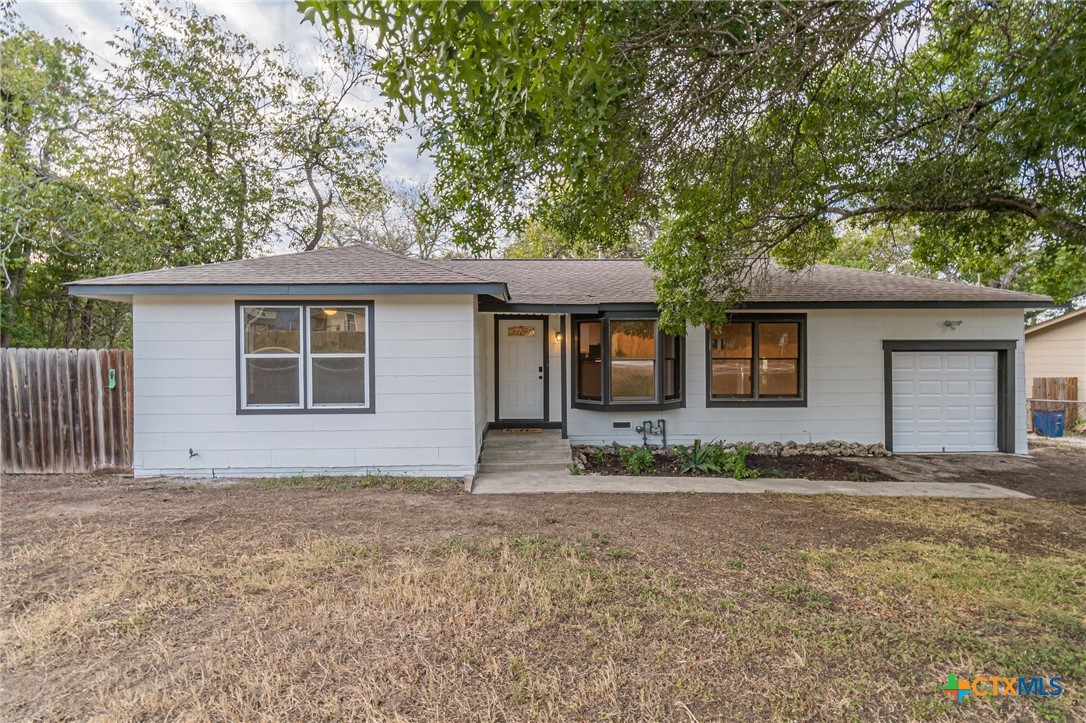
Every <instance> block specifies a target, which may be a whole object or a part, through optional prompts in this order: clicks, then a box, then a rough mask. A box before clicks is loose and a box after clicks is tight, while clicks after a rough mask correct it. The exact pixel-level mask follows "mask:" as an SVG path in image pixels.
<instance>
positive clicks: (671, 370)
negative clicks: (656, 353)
mask: <svg viewBox="0 0 1086 723" xmlns="http://www.w3.org/2000/svg"><path fill="white" fill-rule="evenodd" d="M679 343H680V342H679V337H677V336H672V335H671V334H665V335H664V399H678V398H679V396H680V384H679V381H680V379H679V373H680V371H681V370H680V368H679Z"/></svg>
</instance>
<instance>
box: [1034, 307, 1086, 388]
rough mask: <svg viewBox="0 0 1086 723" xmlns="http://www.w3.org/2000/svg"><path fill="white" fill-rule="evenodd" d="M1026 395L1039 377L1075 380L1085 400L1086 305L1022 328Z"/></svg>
mask: <svg viewBox="0 0 1086 723" xmlns="http://www.w3.org/2000/svg"><path fill="white" fill-rule="evenodd" d="M1025 343H1026V394H1027V396H1028V395H1029V393H1030V391H1031V390H1032V388H1033V380H1034V379H1037V378H1039V377H1064V378H1075V379H1078V399H1079V400H1081V401H1086V308H1083V309H1077V310H1075V311H1069V312H1067V313H1066V314H1062V315H1060V316H1057V317H1056V318H1054V319H1049V320H1048V321H1044V322H1041V323H1040V324H1034V325H1033V326H1031V327H1028V328H1027V329H1026V342H1025Z"/></svg>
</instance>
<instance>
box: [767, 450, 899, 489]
mask: <svg viewBox="0 0 1086 723" xmlns="http://www.w3.org/2000/svg"><path fill="white" fill-rule="evenodd" d="M747 466H748V467H750V468H751V469H756V470H758V471H759V472H762V473H764V474H766V475H767V476H768V475H772V476H777V477H788V478H791V479H810V480H844V481H852V482H894V481H896V480H897V478H896V477H894V476H893V475H891V474H889V473H888V472H886V471H884V470H881V469H879V468H878V467H874V466H871V465H869V464H865V463H864V462H862V461H860V460H858V459H855V458H853V457H816V456H813V455H809V454H800V455H797V456H795V457H770V456H767V455H751V456H750V457H747Z"/></svg>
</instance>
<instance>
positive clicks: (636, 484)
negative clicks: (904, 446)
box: [471, 471, 1032, 500]
mask: <svg viewBox="0 0 1086 723" xmlns="http://www.w3.org/2000/svg"><path fill="white" fill-rule="evenodd" d="M471 491H472V493H473V494H477V495H513V494H541V493H563V494H564V493H582V492H611V493H663V492H708V493H717V494H749V493H755V492H780V493H784V494H794V495H822V494H837V495H856V496H860V497H965V498H969V499H986V500H991V499H1000V498H1007V497H1010V498H1017V499H1032V497H1031V496H1030V495H1027V494H1024V493H1022V492H1015V491H1014V490H1009V489H1006V488H1004V487H996V486H994V485H988V484H976V483H970V482H816V481H811V480H805V479H750V480H736V479H730V478H727V477H618V476H615V477H610V476H604V475H577V476H574V475H571V474H569V473H568V472H551V471H547V472H504V473H484V474H481V475H479V476H478V477H476V478H475V482H474V484H473V485H472V488H471Z"/></svg>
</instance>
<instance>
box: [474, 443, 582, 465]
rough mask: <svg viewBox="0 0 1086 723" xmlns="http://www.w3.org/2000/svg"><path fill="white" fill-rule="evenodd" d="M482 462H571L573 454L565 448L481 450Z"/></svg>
mask: <svg viewBox="0 0 1086 723" xmlns="http://www.w3.org/2000/svg"><path fill="white" fill-rule="evenodd" d="M481 460H482V461H483V462H572V461H573V452H572V450H570V448H569V447H568V446H567V447H566V448H565V449H562V448H561V447H558V448H555V449H487V448H483V455H482V457H481Z"/></svg>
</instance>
